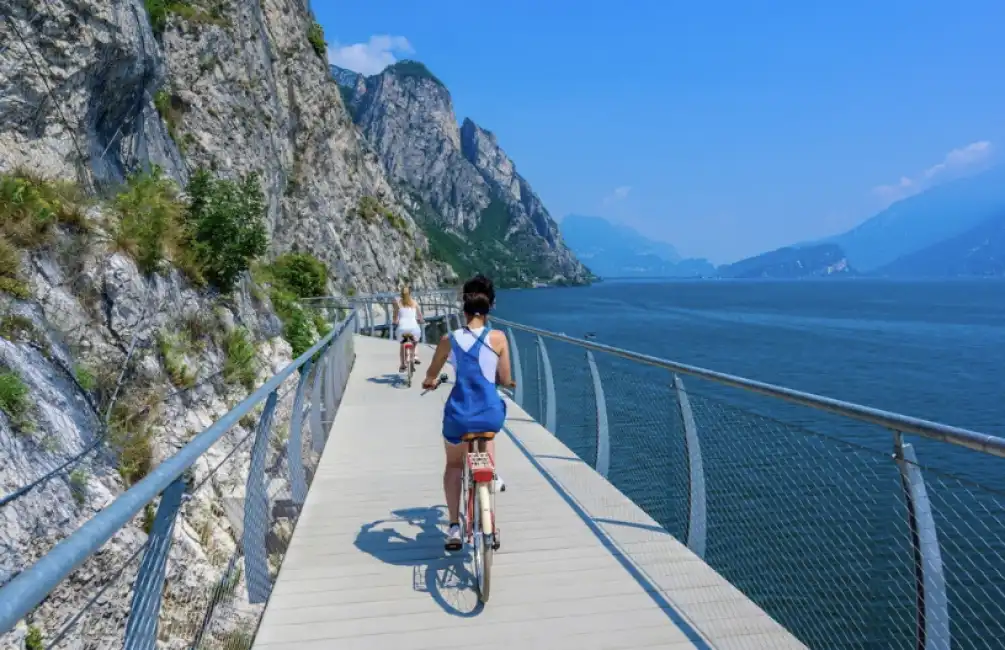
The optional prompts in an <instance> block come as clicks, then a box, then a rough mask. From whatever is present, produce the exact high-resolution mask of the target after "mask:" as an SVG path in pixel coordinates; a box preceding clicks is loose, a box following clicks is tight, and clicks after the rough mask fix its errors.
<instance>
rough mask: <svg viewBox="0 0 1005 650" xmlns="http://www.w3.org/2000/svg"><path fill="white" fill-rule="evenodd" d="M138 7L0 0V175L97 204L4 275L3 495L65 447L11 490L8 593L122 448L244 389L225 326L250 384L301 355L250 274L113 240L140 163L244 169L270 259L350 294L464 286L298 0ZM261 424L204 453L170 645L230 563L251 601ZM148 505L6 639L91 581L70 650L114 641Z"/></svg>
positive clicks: (57, 615)
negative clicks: (66, 184) (362, 121)
mask: <svg viewBox="0 0 1005 650" xmlns="http://www.w3.org/2000/svg"><path fill="white" fill-rule="evenodd" d="M147 4H154V3H145V2H144V1H143V0H46V1H45V2H38V1H37V0H0V173H2V174H10V173H12V172H14V171H16V170H20V171H27V172H30V173H31V174H32V175H34V176H39V177H44V178H47V179H51V180H61V181H71V182H75V183H77V184H78V185H79V187H80V189H81V190H83V191H84V192H85V193H87V194H89V195H90V196H91V197H92V199H93V201H94V206H93V207H91V208H89V209H88V210H87V212H86V215H85V220H86V222H87V227H86V229H84V231H81V230H79V229H74V228H71V227H68V226H67V227H64V226H62V225H60V226H57V227H56V228H55V232H54V234H53V236H52V237H51V238H50V239H49V240H47V241H45V242H44V243H41V244H39V245H37V246H32V247H21V248H19V249H18V255H19V256H20V258H19V259H20V265H19V268H17V269H16V271H17V274H18V275H19V276H20V278H22V279H23V281H24V285H25V286H26V287H27V290H26V292H21V293H17V295H15V294H11V293H5V292H3V291H0V374H2V375H3V376H4V378H5V380H7V379H9V378H16V381H14V379H11V380H10V381H12V382H14V383H15V384H16V385H17V386H20V387H21V389H23V391H24V395H25V396H26V397H25V400H26V403H27V406H26V408H25V409H24V410H23V412H8V410H7V409H0V496H2V495H6V494H9V493H11V492H14V491H15V490H17V489H18V488H20V487H22V486H25V485H27V484H30V483H31V482H33V481H35V480H37V479H39V478H40V477H43V476H45V475H46V474H48V473H49V472H52V471H54V470H57V469H59V468H60V467H61V466H62V465H63V464H64V463H67V462H68V461H70V463H69V465H68V466H67V467H66V468H65V469H63V470H60V471H58V472H57V473H56V474H55V475H54V476H53V478H52V479H51V480H48V481H47V482H45V483H43V484H42V485H40V486H39V487H37V488H35V489H33V490H31V491H29V492H28V493H27V494H26V495H25V496H23V497H21V498H18V499H17V500H16V501H14V502H13V503H10V504H8V505H5V506H0V585H2V584H4V583H6V582H8V581H9V580H10V579H12V578H13V577H15V576H16V575H17V574H18V573H20V572H21V571H23V570H24V569H25V568H27V567H29V566H30V565H31V564H32V563H33V562H34V561H35V560H36V559H37V558H39V557H41V555H43V554H44V553H45V552H47V551H48V550H49V549H51V548H52V547H53V546H54V545H55V544H56V543H58V542H59V541H60V540H62V539H64V538H65V537H66V536H68V535H70V534H71V533H72V532H74V531H75V530H77V529H78V528H79V526H80V525H81V524H82V523H84V522H85V521H87V520H88V519H89V518H90V517H92V516H93V515H94V514H95V513H97V512H98V511H100V510H101V509H102V508H104V507H106V506H107V505H108V504H109V503H111V502H112V501H113V500H114V499H115V498H117V497H118V496H119V495H121V494H122V493H123V492H124V491H125V490H126V489H127V487H128V480H127V478H128V477H129V476H130V474H131V473H132V472H133V469H132V468H130V467H126V466H124V463H125V462H126V461H125V460H123V458H124V456H123V455H122V454H121V452H120V449H121V448H122V446H123V444H125V443H128V442H132V441H134V439H142V440H144V441H145V444H147V445H148V446H149V453H146V452H144V457H145V458H146V460H145V461H144V462H149V464H150V465H151V466H156V465H157V464H158V463H160V462H161V461H163V460H164V459H166V458H168V457H170V456H171V455H172V454H174V453H175V452H176V451H177V450H178V449H180V448H181V447H182V446H183V445H184V444H186V443H187V442H188V441H190V440H191V439H192V438H193V437H194V436H195V435H197V434H198V433H200V432H201V431H203V430H205V429H206V428H207V427H209V426H210V425H212V424H213V423H214V422H216V421H217V420H219V419H220V417H221V416H222V415H223V414H225V413H226V412H227V411H228V410H230V409H231V408H232V407H233V406H234V405H235V404H237V403H238V402H240V401H241V400H242V399H243V398H244V397H246V396H247V394H248V388H247V387H246V386H244V385H241V384H240V383H239V382H234V381H232V380H231V379H228V378H227V376H226V373H225V372H224V370H225V368H226V367H227V362H228V359H229V356H228V355H229V354H230V353H229V352H228V343H227V338H228V334H229V333H231V332H233V331H234V330H235V329H237V328H241V329H242V330H243V331H245V332H247V335H248V337H249V340H250V341H251V342H252V346H253V348H254V368H255V372H256V373H257V379H256V385H260V384H261V383H262V382H263V381H265V380H266V379H267V378H268V377H269V376H271V375H273V374H275V373H276V372H277V371H279V370H281V369H282V368H283V367H285V366H287V365H288V364H289V363H290V361H291V360H292V359H291V348H290V345H289V344H288V343H287V342H286V340H284V326H283V323H282V322H281V320H280V318H279V317H278V316H277V314H276V312H275V309H274V308H273V305H272V303H271V301H270V298H269V295H268V292H267V291H265V290H263V288H262V287H261V286H259V285H258V284H257V283H256V282H255V281H254V280H253V279H252V277H251V274H250V273H245V274H244V275H243V276H242V277H241V279H240V280H239V281H238V283H237V286H236V288H235V289H234V290H233V291H232V292H230V293H229V294H227V295H220V294H219V293H218V292H216V291H214V290H212V289H205V288H198V287H194V286H193V285H192V284H191V283H190V282H189V281H188V280H187V279H186V277H185V276H184V275H183V274H182V273H181V272H180V271H179V270H178V269H176V268H174V267H171V266H170V265H168V266H166V267H165V268H163V269H162V270H161V271H159V272H157V273H153V274H144V273H142V272H141V271H140V269H139V268H138V267H137V264H136V262H135V261H134V260H133V258H132V257H130V256H129V255H128V254H126V253H125V252H124V250H125V249H124V248H123V246H121V245H120V244H119V243H118V242H117V241H116V234H115V232H116V231H115V222H116V219H117V216H116V215H115V214H114V211H111V210H109V207H108V198H109V197H111V196H113V195H114V194H115V193H116V192H117V191H119V188H120V187H121V185H122V183H123V182H124V181H125V180H126V178H127V177H128V176H129V175H130V174H132V173H134V172H136V171H139V170H142V169H147V168H149V167H150V166H152V165H156V166H158V167H160V168H161V169H162V170H163V171H164V173H165V174H166V175H167V176H168V177H169V178H170V179H172V180H173V181H175V182H176V183H177V185H178V186H179V187H181V188H184V187H185V185H186V184H187V182H188V181H189V178H190V177H191V175H192V173H193V171H194V170H195V169H197V168H199V167H203V168H206V169H209V170H211V171H212V172H213V173H214V174H215V175H217V176H220V177H223V178H232V179H235V178H238V177H242V176H244V175H246V174H249V173H251V172H255V173H257V174H258V175H259V176H260V178H261V183H262V188H263V191H264V197H265V201H266V204H267V215H266V225H267V230H268V234H269V247H268V252H267V254H266V258H267V259H266V260H265V261H268V259H270V258H274V257H276V256H278V255H280V254H283V253H286V252H291V251H297V252H308V253H311V254H313V255H314V256H316V257H318V258H319V259H321V260H322V261H324V262H325V263H326V265H327V267H328V270H329V277H328V286H329V290H332V291H334V292H335V293H342V294H350V293H352V292H353V291H358V292H366V291H376V290H391V289H396V288H398V287H399V286H400V285H401V284H402V283H403V282H405V281H407V282H410V283H411V284H412V285H413V286H415V287H417V288H421V287H431V286H437V285H440V284H443V283H449V282H453V281H455V280H456V274H455V273H454V272H453V271H452V270H451V269H450V268H449V267H448V266H447V265H446V264H444V263H442V262H438V261H435V260H434V259H433V258H432V255H431V254H430V250H429V243H428V240H427V237H426V235H425V234H424V232H423V230H422V228H420V227H419V225H418V223H417V219H416V217H415V216H414V215H413V210H414V208H415V206H416V203H415V201H414V199H413V198H412V197H411V196H409V195H408V194H407V193H405V194H402V193H401V192H400V191H399V190H397V189H396V186H395V185H394V184H393V183H392V182H390V181H389V179H388V174H387V173H386V171H385V168H384V166H383V165H382V164H381V161H380V159H379V158H378V157H377V155H376V154H375V153H374V151H373V149H372V147H371V146H370V145H369V143H367V142H366V141H365V139H364V138H363V137H362V136H361V134H360V132H359V129H358V128H357V127H356V126H355V125H354V123H353V122H352V120H351V118H350V117H349V114H348V113H347V111H346V108H345V106H344V105H343V101H342V93H341V92H340V90H339V87H338V85H337V84H336V83H335V81H334V80H333V79H332V78H331V75H330V72H329V70H328V66H327V64H326V62H325V57H324V56H323V53H322V54H319V53H318V52H317V51H316V49H315V46H314V45H312V43H311V39H310V38H309V33H310V30H311V28H312V25H313V18H312V17H311V15H310V11H309V8H308V6H307V3H306V1H305V0H228V1H227V2H219V1H217V0H190V1H189V2H188V3H187V5H186V6H187V8H186V10H184V11H181V12H179V10H178V9H177V8H174V9H172V8H171V7H170V6H169V7H168V9H167V11H166V13H164V14H163V15H158V16H151V15H149V14H148V12H147V8H146V6H147ZM167 4H168V5H171V4H172V3H167ZM5 263H13V262H5ZM10 271H11V269H10V268H6V269H4V272H5V273H6V272H10ZM307 327H309V328H311V331H312V332H314V330H315V329H317V327H318V326H317V325H315V324H309V325H308V326H307ZM314 333H315V334H316V332H314ZM165 341H167V343H166V342H165ZM171 341H174V343H170V342H171ZM120 379H121V381H119V380H120ZM295 381H296V376H294V377H293V378H291V380H289V381H288V382H287V385H284V386H283V387H282V388H281V390H280V394H281V395H283V398H282V399H281V400H280V404H279V409H278V411H277V413H276V416H275V422H276V423H277V426H276V427H275V428H274V429H275V430H274V432H273V433H274V435H279V434H280V433H281V428H282V427H283V426H285V425H286V423H287V422H288V419H289V413H290V412H291V409H292V398H293V393H292V392H290V388H291V387H292V384H293V383H295ZM21 389H19V390H21ZM113 394H114V395H115V397H116V400H115V404H116V405H119V406H121V408H122V409H124V410H125V411H128V412H129V419H128V421H127V424H126V425H124V426H123V427H120V429H121V430H120V431H119V432H118V434H116V435H127V438H128V439H127V440H117V441H114V442H115V444H112V443H113V441H112V439H111V437H112V434H111V433H107V435H106V431H107V430H106V427H105V426H104V422H105V420H106V418H107V417H110V415H109V413H111V415H112V416H115V415H116V412H115V411H114V409H113V410H112V411H109V409H108V404H109V403H110V399H109V398H110V397H111V396H112V395H113ZM254 425H255V420H254V418H251V419H248V420H247V421H242V423H241V424H240V425H239V426H235V427H234V428H233V429H232V430H231V431H230V432H228V433H227V434H225V435H224V437H223V438H222V439H221V440H220V441H219V442H218V443H216V445H214V447H213V448H212V449H211V450H210V452H208V453H207V454H206V456H204V457H203V458H201V459H200V460H199V461H198V463H197V464H196V465H195V466H194V467H193V469H192V478H193V479H194V480H195V483H196V484H200V483H203V481H205V483H204V484H203V486H202V488H201V489H200V490H199V491H198V492H196V493H195V494H194V495H193V497H192V498H191V499H190V500H188V501H186V503H185V505H184V506H183V508H182V511H181V516H180V518H179V520H178V523H177V525H176V528H175V532H174V544H173V547H172V551H171V555H170V558H169V562H168V583H167V589H166V592H165V595H164V605H163V611H162V618H161V633H160V639H159V647H163V648H187V647H188V644H189V643H191V642H192V638H193V636H192V635H193V632H194V629H195V628H197V627H198V626H199V623H200V621H201V617H202V616H203V613H204V612H205V611H206V606H207V603H208V602H209V598H210V589H211V587H213V586H214V585H216V584H218V583H219V582H220V580H221V579H222V578H223V577H224V576H230V578H228V579H227V580H229V581H231V582H232V584H231V585H230V586H231V587H232V588H233V590H234V592H235V593H236V594H238V595H240V594H241V593H243V590H244V585H245V583H244V580H243V577H242V576H241V574H240V561H239V562H238V567H237V569H235V568H234V566H233V565H231V563H230V560H231V559H232V558H234V557H235V553H236V552H237V550H238V544H237V540H238V539H239V534H240V526H241V522H240V521H237V519H238V518H239V517H237V515H239V514H240V511H241V508H240V505H239V504H240V503H241V501H242V500H243V494H244V485H245V482H246V479H247V470H248V458H249V453H250V444H249V440H250V438H249V434H250V433H251V429H252V428H253V427H254ZM123 432H124V433H123ZM134 437H135V438H134ZM274 446H275V448H273V447H272V446H270V452H269V461H268V463H269V465H268V472H269V473H270V474H269V476H270V477H273V476H274V477H282V476H285V475H286V472H287V469H286V465H285V464H284V463H285V462H286V461H285V460H284V458H283V455H282V453H281V450H282V444H279V443H277V444H275V445H274ZM81 454H83V456H82V457H81V459H80V460H77V457H78V456H79V455H81ZM126 460H128V459H126ZM221 463H222V464H221ZM217 465H219V468H217ZM235 504H237V505H235ZM235 513H236V514H235ZM149 515H152V513H141V515H139V516H137V518H136V520H135V521H133V522H132V523H131V524H129V525H128V526H127V527H126V528H125V529H123V530H122V531H121V532H120V533H119V534H117V535H116V536H115V537H114V538H113V539H112V540H111V541H109V542H108V543H107V544H106V545H105V546H104V547H103V548H102V550H101V552H100V553H99V554H98V555H96V556H95V557H94V558H92V559H91V560H89V561H88V562H86V563H85V564H84V565H83V566H82V567H80V568H79V569H78V570H77V571H75V572H74V573H73V575H72V576H71V578H70V579H68V580H67V581H65V582H64V583H63V584H61V585H60V586H59V587H58V588H57V589H56V590H55V591H54V592H53V593H52V594H51V595H50V597H49V598H48V599H47V600H46V601H45V602H44V603H43V605H42V606H40V607H39V608H38V609H37V610H36V612H34V614H33V615H32V616H31V617H30V620H28V621H26V622H25V623H24V624H22V625H19V626H18V628H16V629H15V630H13V631H11V632H10V633H8V634H6V635H0V647H2V648H17V649H19V650H20V648H23V647H24V644H25V639H26V637H27V635H28V632H29V627H35V628H38V629H39V630H41V631H42V633H43V635H44V637H45V639H47V641H46V643H48V640H51V639H52V638H53V637H54V635H55V634H56V633H58V632H59V631H60V629H62V627H63V626H64V625H65V624H67V623H68V622H69V621H70V620H71V619H72V617H73V616H74V615H75V614H76V613H77V612H78V611H80V610H81V609H82V608H83V607H84V606H85V605H86V604H87V603H88V602H89V601H90V600H91V599H92V598H95V597H96V596H97V600H96V601H95V603H94V604H93V605H92V608H91V610H90V611H89V613H88V614H87V615H85V616H84V617H83V618H81V619H80V621H78V622H77V623H75V624H74V626H73V629H71V630H70V631H69V632H68V635H67V637H66V640H65V641H64V642H62V643H61V644H60V646H59V647H68V648H120V647H121V643H122V642H121V638H122V632H123V629H124V627H123V626H124V617H125V615H126V613H127V612H128V610H129V604H130V598H131V593H132V592H131V582H132V581H133V580H134V579H135V573H136V566H137V560H136V559H135V553H136V552H137V550H138V549H139V548H140V547H141V545H142V544H144V543H145V541H146V539H147V537H146V536H147V533H146V531H145V528H146V525H147V524H149V521H147V520H148V519H149ZM276 534H279V535H280V536H281V531H279V532H278V533H276ZM270 548H271V547H270ZM270 552H271V550H270ZM120 570H121V574H120V573H119V571H120ZM106 585H107V589H106V590H105V591H101V592H100V594H99V590H100V588H101V587H103V586H106ZM260 613H261V606H251V605H248V604H247V602H246V598H244V599H242V598H240V597H236V596H235V598H233V599H232V600H228V601H227V602H224V603H221V605H220V606H219V607H218V609H217V611H216V614H215V617H214V626H213V630H212V637H213V640H214V641H216V642H220V643H224V642H226V643H231V642H232V641H233V639H234V638H236V637H233V636H232V635H239V634H240V633H241V631H242V630H248V629H254V625H255V623H256V622H257V617H258V615H259V614H260ZM238 645H239V644H238ZM238 645H232V646H228V647H238Z"/></svg>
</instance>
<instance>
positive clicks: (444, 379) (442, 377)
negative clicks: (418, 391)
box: [422, 372, 450, 395]
mask: <svg viewBox="0 0 1005 650" xmlns="http://www.w3.org/2000/svg"><path fill="white" fill-rule="evenodd" d="M449 379H450V378H449V377H447V373H445V372H444V373H442V374H441V375H440V377H439V379H437V380H436V384H434V385H433V387H432V388H427V389H426V390H424V391H422V394H423V395H425V394H426V393H428V392H430V391H433V390H436V389H437V388H439V387H440V384H445V383H447V381H448V380H449Z"/></svg>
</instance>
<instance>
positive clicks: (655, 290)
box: [497, 280, 1005, 648]
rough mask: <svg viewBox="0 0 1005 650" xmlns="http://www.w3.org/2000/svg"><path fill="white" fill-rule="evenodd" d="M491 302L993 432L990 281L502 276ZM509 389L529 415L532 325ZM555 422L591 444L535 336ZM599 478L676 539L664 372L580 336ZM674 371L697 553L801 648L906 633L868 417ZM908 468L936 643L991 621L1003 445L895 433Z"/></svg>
mask: <svg viewBox="0 0 1005 650" xmlns="http://www.w3.org/2000/svg"><path fill="white" fill-rule="evenodd" d="M497 313H498V314H499V316H501V317H503V318H508V319H510V320H514V321H518V322H522V323H527V324H530V325H534V326H537V327H541V328H544V329H549V330H554V331H559V332H565V333H566V334H568V335H570V336H574V337H582V336H583V335H584V334H585V333H587V332H593V333H595V334H596V340H597V341H598V342H601V343H605V344H609V345H614V346H617V347H623V348H627V349H629V350H634V351H637V352H643V353H646V354H650V355H653V356H658V357H664V358H669V359H673V360H675V361H679V362H683V363H688V364H693V365H698V366H704V367H707V368H710V369H713V370H718V371H722V372H727V373H731V374H736V375H741V376H745V377H749V378H752V379H757V380H760V381H765V382H769V383H775V384H780V385H783V386H787V387H790V388H795V389H799V390H803V391H808V392H812V393H818V394H822V395H825V396H828V397H834V398H838V399H842V400H847V401H851V402H858V403H861V404H865V405H868V406H873V407H877V408H882V409H887V410H891V411H895V412H900V413H904V414H907V415H912V416H915V417H921V418H925V419H931V420H936V421H940V422H944V423H947V424H952V425H956V426H961V427H966V428H971V429H976V430H979V431H983V432H986V433H992V434H996V435H1005V418H1003V415H1005V400H1003V397H1005V380H1003V378H1002V369H1003V368H1005V282H1001V281H990V280H989V281H947V282H927V283H908V282H892V281H871V280H868V281H866V280H863V281H805V282H729V281H706V282H687V281H681V282H607V283H602V284H598V285H595V286H593V287H588V288H575V289H545V290H527V291H507V292H503V293H501V294H500V295H499V297H498V308H497ZM514 336H515V340H516V342H517V346H518V348H519V353H520V357H521V365H522V367H523V373H522V374H523V376H522V377H521V383H522V384H523V387H524V391H525V398H524V405H525V407H526V408H527V409H528V411H530V412H531V414H532V415H534V416H535V417H537V418H538V419H543V418H544V413H545V404H544V399H543V396H544V390H543V386H544V382H543V375H542V370H543V364H542V362H541V356H540V353H539V351H538V346H537V344H536V341H535V339H534V337H532V336H530V335H528V334H525V333H520V332H519V331H516V332H515V333H514ZM545 344H546V347H547V352H548V356H549V359H550V362H551V365H552V367H553V371H554V376H555V385H556V396H557V399H556V402H557V409H556V410H557V435H558V436H559V437H560V438H561V439H562V440H563V441H564V442H566V444H568V445H569V446H570V448H572V449H573V451H575V452H576V453H577V454H578V455H579V456H580V457H582V458H583V459H584V460H586V461H587V462H590V463H595V462H596V459H597V441H596V421H597V420H596V413H595V402H594V398H593V384H592V380H591V375H590V371H589V366H588V365H587V361H586V358H585V354H584V352H583V351H582V350H581V349H578V348H575V347H574V346H571V345H567V344H562V343H558V342H555V341H545ZM595 356H596V365H597V368H598V372H599V375H600V377H601V379H602V380H603V385H604V389H605V393H606V398H607V410H608V415H609V418H610V431H611V461H610V463H611V466H610V474H609V477H610V479H611V481H612V482H613V483H614V484H615V485H617V486H618V487H619V489H621V490H622V491H623V492H625V494H627V495H628V496H630V497H631V498H632V499H633V500H635V501H636V502H637V503H639V505H640V506H642V507H643V508H644V509H646V510H647V512H649V513H650V514H651V515H652V516H653V517H654V518H655V519H657V520H658V521H659V522H660V523H661V524H662V525H663V526H665V527H666V528H667V529H668V530H670V531H671V532H672V533H674V534H675V535H677V536H678V537H679V538H681V539H685V540H686V539H687V537H688V526H689V524H688V521H689V503H690V501H689V489H688V485H689V481H688V477H689V474H688V461H687V458H688V450H687V447H686V445H685V442H684V441H685V436H684V428H683V424H682V419H681V409H680V403H679V401H678V398H677V393H676V392H675V391H674V390H673V387H672V386H673V378H672V377H671V376H670V375H669V373H668V372H666V371H664V370H661V369H658V368H654V367H646V366H641V365H639V364H635V363H632V362H627V361H625V360H623V359H618V358H615V357H608V356H607V355H602V354H598V355H595ZM681 379H682V380H683V382H684V384H685V385H686V390H687V394H688V397H689V400H688V401H689V403H690V407H691V410H692V411H693V414H694V420H695V424H696V430H697V432H698V439H699V441H700V446H701V454H702V457H703V465H704V474H705V480H706V485H707V498H708V521H707V549H708V550H707V553H706V560H707V561H708V562H709V563H710V564H712V566H714V567H715V568H716V569H717V570H718V571H720V573H722V574H723V575H725V576H726V577H727V578H729V579H730V580H731V581H732V582H733V583H734V584H736V585H737V586H738V587H740V588H741V589H742V590H743V591H744V592H745V593H747V594H748V595H749V596H751V597H752V598H753V599H754V600H755V601H756V602H758V603H759V604H761V606H762V607H764V608H765V609H766V610H767V611H769V612H770V613H771V614H772V615H774V616H775V617H776V618H778V619H779V620H780V621H781V622H783V623H784V624H785V625H787V626H788V627H789V628H790V629H791V630H793V631H794V632H796V633H797V635H799V636H800V637H801V638H802V639H803V640H804V641H805V642H807V643H808V644H810V645H811V646H812V647H828V648H830V647H841V648H890V647H896V648H910V647H912V644H913V641H914V639H915V636H916V629H915V624H916V621H915V618H916V612H917V609H916V607H915V602H916V601H915V599H916V585H915V580H914V578H915V572H914V569H915V567H914V556H913V547H912V544H911V535H910V528H909V526H908V516H907V507H906V505H905V504H906V501H905V498H904V491H903V489H902V485H901V482H900V473H899V471H898V466H897V464H896V462H895V461H894V459H893V458H892V451H893V434H892V433H891V432H889V431H886V430H884V429H882V428H880V427H876V426H872V425H865V424H861V423H856V422H850V421H847V420H844V419H841V418H837V417H835V416H829V415H823V414H820V413H817V412H814V411H812V410H809V409H805V408H803V407H795V406H791V405H786V404H780V403H778V402H777V401H776V400H772V399H769V398H766V397H763V396H755V395H750V394H746V393H744V392H741V391H737V390H734V389H724V388H722V387H719V386H716V385H714V384H710V383H708V382H704V381H701V380H697V379H693V378H689V377H686V376H683V377H681ZM908 441H909V442H910V443H911V444H912V445H913V447H914V448H915V450H916V452H917V454H918V458H919V464H920V465H922V466H923V467H924V471H923V474H924V476H925V481H926V487H927V490H928V494H929V497H930V498H931V502H932V508H933V511H934V518H935V523H936V527H937V529H938V532H939V546H940V548H941V552H942V559H943V563H944V570H945V574H946V581H947V584H948V589H949V594H950V614H951V620H952V626H951V629H952V632H953V639H954V641H953V647H963V648H995V647H1001V645H1000V641H999V639H1001V638H1005V616H1003V615H1002V610H1001V609H1000V603H1002V602H1003V599H1005V593H1003V588H1005V586H1003V582H1005V580H1003V579H1002V578H1001V576H1002V575H1005V547H1003V542H1002V540H1003V539H1005V507H1003V504H1005V497H1002V495H1001V493H1003V492H1005V472H1003V471H1002V470H1003V468H1005V464H1003V463H1005V461H1003V460H999V459H993V458H989V457H986V456H983V455H980V454H977V453H975V452H971V451H968V450H964V449H959V448H956V447H952V446H949V445H946V444H941V443H936V442H933V441H928V440H923V439H917V438H910V437H909V438H908Z"/></svg>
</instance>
